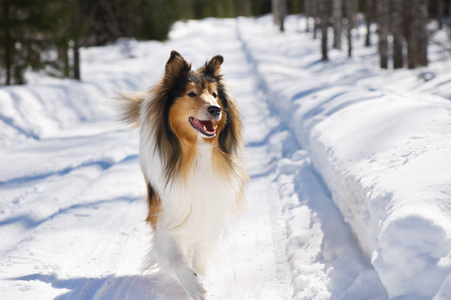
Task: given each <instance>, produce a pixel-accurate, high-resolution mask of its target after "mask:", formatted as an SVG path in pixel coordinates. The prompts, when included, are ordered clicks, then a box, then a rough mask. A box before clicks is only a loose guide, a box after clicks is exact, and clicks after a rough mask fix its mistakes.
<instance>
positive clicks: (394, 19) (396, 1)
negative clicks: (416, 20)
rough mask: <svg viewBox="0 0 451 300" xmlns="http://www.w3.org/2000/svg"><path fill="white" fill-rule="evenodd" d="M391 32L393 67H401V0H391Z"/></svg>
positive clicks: (402, 22)
mask: <svg viewBox="0 0 451 300" xmlns="http://www.w3.org/2000/svg"><path fill="white" fill-rule="evenodd" d="M390 4H391V32H392V35H393V68H394V69H399V68H402V67H403V64H404V63H403V52H402V48H403V25H404V21H403V0H391V2H390Z"/></svg>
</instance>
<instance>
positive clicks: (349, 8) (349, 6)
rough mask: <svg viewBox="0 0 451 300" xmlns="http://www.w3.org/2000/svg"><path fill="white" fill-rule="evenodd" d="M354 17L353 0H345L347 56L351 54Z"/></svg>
mask: <svg viewBox="0 0 451 300" xmlns="http://www.w3.org/2000/svg"><path fill="white" fill-rule="evenodd" d="M354 17H355V1H354V0H347V3H346V18H347V19H348V25H347V38H348V56H349V57H351V56H352V28H354V23H355V21H354Z"/></svg>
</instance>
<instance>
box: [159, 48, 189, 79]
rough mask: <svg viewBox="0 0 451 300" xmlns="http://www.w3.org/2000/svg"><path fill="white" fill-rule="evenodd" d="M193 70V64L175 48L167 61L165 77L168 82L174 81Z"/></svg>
mask: <svg viewBox="0 0 451 300" xmlns="http://www.w3.org/2000/svg"><path fill="white" fill-rule="evenodd" d="M190 70H191V65H190V64H189V63H188V62H187V61H186V60H185V59H184V58H183V56H181V55H180V53H178V52H177V51H175V50H172V51H171V57H169V59H168V62H167V63H166V67H165V73H164V79H165V81H167V82H168V83H174V82H175V81H176V80H177V79H178V78H180V76H182V75H184V74H187V73H188V72H189V71H190Z"/></svg>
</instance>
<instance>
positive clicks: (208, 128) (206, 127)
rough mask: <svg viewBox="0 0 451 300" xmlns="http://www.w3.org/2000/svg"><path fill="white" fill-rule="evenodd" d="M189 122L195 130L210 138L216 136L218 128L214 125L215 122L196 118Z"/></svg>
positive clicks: (191, 118) (190, 119)
mask: <svg viewBox="0 0 451 300" xmlns="http://www.w3.org/2000/svg"><path fill="white" fill-rule="evenodd" d="M189 122H190V123H191V125H192V126H193V127H194V128H196V129H197V130H199V131H200V132H201V133H202V134H204V135H206V136H208V137H214V136H215V135H216V128H217V127H218V126H215V125H213V122H212V121H210V120H205V121H201V120H198V119H196V118H193V117H190V118H189Z"/></svg>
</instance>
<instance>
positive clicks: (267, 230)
mask: <svg viewBox="0 0 451 300" xmlns="http://www.w3.org/2000/svg"><path fill="white" fill-rule="evenodd" d="M303 24H304V20H303V19H299V18H297V17H290V18H289V19H288V22H287V32H286V33H284V34H280V33H278V32H277V31H276V30H275V28H273V26H272V24H271V20H270V18H269V17H264V18H259V19H243V18H240V19H236V20H214V19H207V20H203V21H189V22H188V23H177V24H176V26H175V27H174V30H173V32H172V33H171V40H170V41H168V42H166V43H158V42H141V43H136V42H132V43H131V49H132V54H133V57H128V56H127V54H126V53H125V52H124V51H123V47H122V46H121V45H119V44H118V45H111V46H108V47H101V48H91V49H85V50H84V51H83V52H82V77H83V78H84V81H83V82H82V83H76V82H73V81H69V80H56V79H50V78H46V77H42V76H36V75H33V74H30V79H31V81H32V84H29V85H26V86H13V87H4V88H1V89H0V136H1V139H0V165H1V166H2V168H1V169H0V240H1V241H2V243H1V244H0V270H1V273H0V299H51V298H57V299H187V296H186V294H185V293H184V291H183V290H182V289H181V288H180V287H179V286H178V285H177V283H176V282H174V281H173V280H172V279H170V278H167V277H166V276H164V275H163V274H160V273H159V272H157V271H151V272H148V273H145V274H141V273H140V263H141V260H142V258H143V257H144V256H145V254H146V250H147V249H148V247H149V240H150V234H151V233H150V229H149V228H148V227H147V226H146V225H145V223H144V221H143V220H144V218H145V215H146V212H145V209H146V204H145V201H144V200H143V198H144V195H145V186H144V183H143V180H142V178H141V173H140V168H139V165H138V159H137V150H138V142H137V132H135V131H125V130H122V129H121V128H120V125H119V124H118V123H116V122H115V121H114V112H113V110H112V108H111V107H110V106H109V104H108V99H109V98H111V97H114V95H115V93H116V91H118V90H124V89H127V90H136V89H144V88H147V87H148V86H150V85H151V84H152V83H154V82H155V81H156V80H157V78H158V77H159V76H160V75H161V73H162V70H163V67H164V64H165V62H166V60H167V58H168V57H169V53H170V50H172V49H175V50H177V51H179V52H180V53H181V54H182V55H183V56H184V57H185V58H187V59H188V60H189V61H191V62H192V63H193V65H194V67H197V66H200V65H201V64H202V63H204V62H205V61H206V60H207V59H208V58H210V57H211V56H213V55H215V54H222V55H223V56H224V58H225V62H224V65H223V68H224V74H225V78H226V80H227V81H228V82H229V84H230V86H231V90H232V92H233V93H234V94H235V96H236V98H237V99H238V100H239V104H240V107H241V110H242V114H243V118H244V123H245V130H246V139H247V145H248V147H247V156H248V171H249V173H250V175H251V181H250V184H249V186H248V189H247V195H246V200H247V210H246V211H245V212H244V213H242V214H240V215H239V216H238V217H237V218H236V220H235V222H234V224H233V226H232V228H231V231H230V235H229V236H228V238H227V239H226V240H225V241H224V242H223V244H222V245H221V247H220V249H219V250H218V253H217V256H216V259H215V261H214V263H213V265H212V267H211V270H210V274H209V279H208V281H207V284H206V287H207V289H208V291H209V295H210V298H211V299H387V298H394V297H399V298H403V299H432V298H433V297H435V299H437V300H438V299H450V298H451V297H450V295H451V275H450V274H451V252H450V250H451V183H450V181H449V178H451V163H450V161H449V157H451V153H450V152H451V136H450V135H449V133H450V132H451V114H450V112H451V103H450V102H449V101H448V100H445V99H444V98H442V97H448V98H449V97H450V96H451V94H450V93H449V91H450V90H451V76H450V75H449V74H451V72H450V69H451V63H449V62H448V61H447V60H445V58H446V59H447V58H448V57H447V54H446V53H443V51H440V49H436V48H434V47H431V53H432V60H433V61H432V63H431V66H430V67H429V68H427V69H423V70H415V71H407V70H401V71H397V72H393V71H381V70H378V68H377V56H375V48H374V47H372V48H364V47H361V46H360V44H362V43H363V41H362V40H358V39H357V40H356V43H359V44H356V45H355V46H356V47H355V52H354V53H355V56H354V58H352V59H348V58H346V53H345V51H344V52H343V53H341V52H339V51H336V50H334V51H331V52H330V55H331V62H330V63H321V62H320V61H319V60H318V59H319V52H318V49H319V44H318V43H319V41H314V40H312V39H311V37H310V34H306V33H304V32H303V30H302V27H303ZM425 79H427V80H425ZM447 179H448V180H447Z"/></svg>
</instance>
